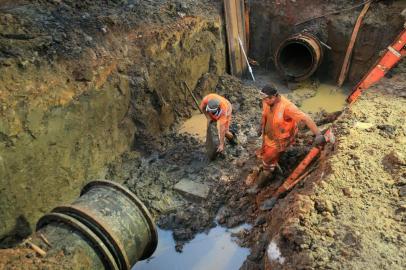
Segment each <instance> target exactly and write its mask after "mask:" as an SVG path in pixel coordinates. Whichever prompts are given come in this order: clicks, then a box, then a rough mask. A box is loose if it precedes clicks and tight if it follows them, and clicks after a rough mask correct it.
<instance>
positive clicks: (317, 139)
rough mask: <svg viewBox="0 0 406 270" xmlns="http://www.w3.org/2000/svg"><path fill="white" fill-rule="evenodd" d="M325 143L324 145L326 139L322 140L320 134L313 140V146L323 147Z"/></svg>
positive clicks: (322, 137)
mask: <svg viewBox="0 0 406 270" xmlns="http://www.w3.org/2000/svg"><path fill="white" fill-rule="evenodd" d="M325 143H326V138H324V136H323V135H322V134H318V135H316V137H315V138H314V144H315V145H317V146H320V145H323V144H325Z"/></svg>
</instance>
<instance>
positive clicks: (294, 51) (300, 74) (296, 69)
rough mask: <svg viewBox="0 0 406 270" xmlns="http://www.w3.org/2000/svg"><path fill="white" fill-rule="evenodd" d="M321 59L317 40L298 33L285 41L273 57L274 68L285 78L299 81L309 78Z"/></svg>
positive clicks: (320, 50) (321, 53)
mask: <svg viewBox="0 0 406 270" xmlns="http://www.w3.org/2000/svg"><path fill="white" fill-rule="evenodd" d="M322 59H323V48H322V45H321V43H320V42H319V40H318V39H317V38H316V37H315V36H313V35H312V34H309V33H300V34H295V35H293V36H290V37H289V38H287V39H285V40H284V41H283V42H282V43H281V44H280V45H279V47H278V49H277V51H276V55H275V66H276V68H277V69H278V70H279V72H281V73H282V75H284V76H285V77H286V78H288V79H291V80H295V81H301V80H304V79H307V78H308V77H310V76H311V75H312V74H313V73H314V72H315V71H316V70H317V68H318V67H319V65H320V64H321V61H322Z"/></svg>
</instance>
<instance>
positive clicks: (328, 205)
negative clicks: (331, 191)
mask: <svg viewBox="0 0 406 270" xmlns="http://www.w3.org/2000/svg"><path fill="white" fill-rule="evenodd" d="M315 208H316V210H317V211H318V212H319V213H322V212H329V213H333V212H334V206H333V203H332V202H331V201H330V200H316V201H315Z"/></svg>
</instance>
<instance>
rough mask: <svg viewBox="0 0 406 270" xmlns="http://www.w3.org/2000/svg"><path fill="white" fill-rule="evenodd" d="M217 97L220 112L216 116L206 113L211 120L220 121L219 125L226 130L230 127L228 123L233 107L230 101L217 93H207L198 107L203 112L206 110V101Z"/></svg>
mask: <svg viewBox="0 0 406 270" xmlns="http://www.w3.org/2000/svg"><path fill="white" fill-rule="evenodd" d="M213 98H215V99H218V100H220V110H221V112H220V113H219V114H218V115H217V116H216V115H214V114H212V113H210V112H209V113H208V115H209V116H210V118H211V119H212V120H213V121H215V122H216V121H218V122H219V123H220V127H222V128H224V129H225V131H226V132H227V131H228V130H229V127H230V123H231V113H232V111H233V107H232V106H231V103H230V101H228V100H227V99H226V98H224V97H222V96H220V95H217V94H208V95H207V96H205V97H204V98H203V100H202V102H201V103H200V109H201V110H202V111H203V112H205V111H206V106H207V103H208V102H209V100H210V99H213Z"/></svg>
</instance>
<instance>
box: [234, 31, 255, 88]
mask: <svg viewBox="0 0 406 270" xmlns="http://www.w3.org/2000/svg"><path fill="white" fill-rule="evenodd" d="M238 43H240V47H241V51H242V53H243V54H244V58H245V61H246V62H247V65H248V71H249V72H250V74H251V77H252V80H253V81H254V82H255V77H254V73H253V72H252V68H251V66H250V62H249V61H248V57H247V54H246V53H245V50H244V45H242V41H241V38H240V36H238Z"/></svg>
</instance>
